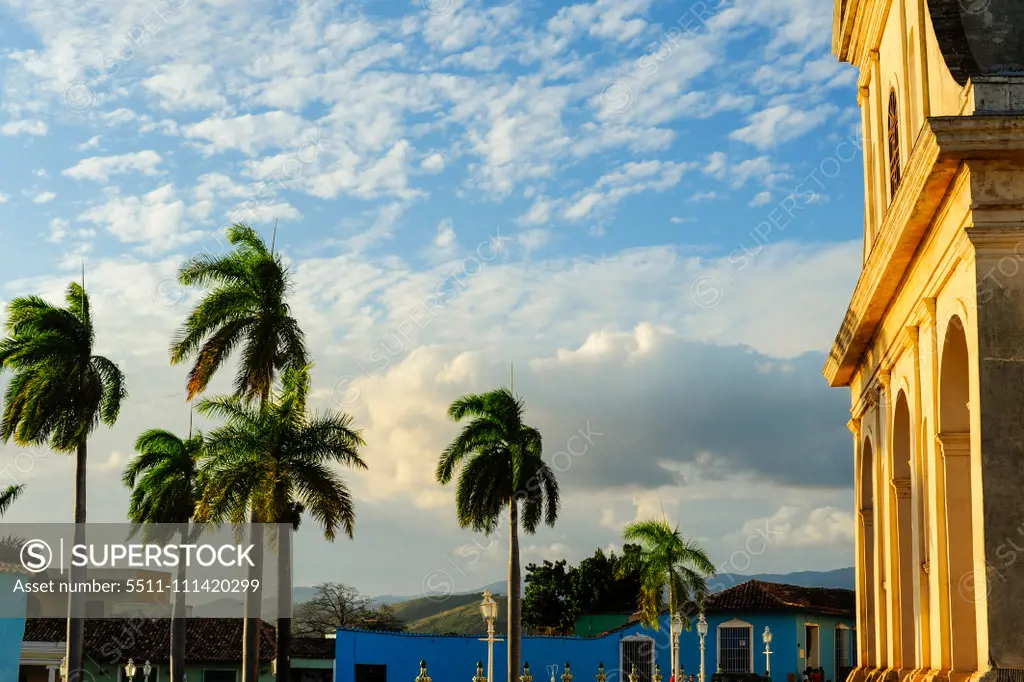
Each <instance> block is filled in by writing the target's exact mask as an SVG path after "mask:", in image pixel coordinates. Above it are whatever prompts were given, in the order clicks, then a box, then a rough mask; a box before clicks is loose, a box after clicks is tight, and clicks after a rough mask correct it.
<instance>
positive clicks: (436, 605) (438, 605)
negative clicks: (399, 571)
mask: <svg viewBox="0 0 1024 682" xmlns="http://www.w3.org/2000/svg"><path fill="white" fill-rule="evenodd" d="M467 604H471V605H473V606H475V607H476V608H477V609H478V611H477V613H478V614H479V607H480V595H479V594H477V593H475V592H473V593H470V594H452V595H449V596H447V597H444V598H443V599H442V598H438V597H420V598H419V599H410V600H408V601H403V602H399V603H397V604H392V605H391V608H392V609H393V610H394V612H395V617H396V618H398V620H400V621H402V622H403V623H412V622H414V621H417V620H422V619H424V618H429V617H431V616H435V615H437V614H439V613H442V612H447V611H451V610H454V609H458V608H461V607H463V606H465V605H467Z"/></svg>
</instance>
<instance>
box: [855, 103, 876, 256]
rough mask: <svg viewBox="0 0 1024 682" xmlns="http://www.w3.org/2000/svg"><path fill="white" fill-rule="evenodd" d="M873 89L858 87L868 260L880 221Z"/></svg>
mask: <svg viewBox="0 0 1024 682" xmlns="http://www.w3.org/2000/svg"><path fill="white" fill-rule="evenodd" d="M870 95H871V91H870V90H868V88H867V86H861V87H860V88H858V89H857V106H859V107H860V124H861V131H862V134H863V136H864V144H863V145H861V150H862V153H863V154H864V261H865V262H867V260H868V256H869V255H870V253H871V247H872V245H873V244H874V241H875V235H876V234H877V233H878V223H877V222H876V221H875V199H874V196H873V192H872V186H871V178H872V171H873V169H872V159H873V158H874V157H873V155H872V151H873V150H874V145H873V144H872V143H871V96H870Z"/></svg>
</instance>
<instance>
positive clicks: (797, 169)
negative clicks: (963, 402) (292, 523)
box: [0, 0, 863, 595]
mask: <svg viewBox="0 0 1024 682" xmlns="http://www.w3.org/2000/svg"><path fill="white" fill-rule="evenodd" d="M831 13H832V8H831V4H830V3H823V2H820V0H696V1H694V2H692V3H691V2H689V0H683V1H682V2H668V1H666V0H596V1H594V2H580V3H578V4H569V3H560V2H558V3H556V2H540V1H538V0H512V1H511V2H504V1H500V2H491V1H484V0H414V1H412V2H406V1H404V0H401V1H399V0H375V1H374V2H365V3H358V2H342V3H337V2H327V1H324V2H321V1H316V0H312V1H290V2H268V1H265V0H245V1H244V2H243V1H242V0H159V1H157V2H152V1H150V0H143V1H142V2H139V1H137V0H131V1H129V0H0V160H2V163H0V304H3V305H6V303H7V302H9V301H10V300H11V298H13V297H15V296H20V295H25V294H39V295H42V296H44V297H47V298H49V299H51V300H53V301H55V302H57V301H61V300H62V296H63V290H64V288H65V287H66V286H67V284H68V282H70V281H71V280H77V279H79V278H80V277H81V273H82V269H83V266H84V270H85V277H86V284H87V289H88V290H89V292H90V295H91V298H92V302H93V306H94V310H95V325H96V330H97V340H96V352H97V353H99V354H102V355H106V356H107V357H109V358H111V359H112V360H114V361H115V362H117V363H118V364H119V365H120V366H121V367H122V369H123V370H124V371H125V372H126V374H127V379H128V390H129V392H130V397H129V400H128V402H127V403H126V405H125V407H124V409H123V411H122V414H121V417H120V419H119V421H118V422H117V424H116V426H115V427H114V428H112V429H110V428H106V427H101V428H99V429H98V430H97V432H96V433H95V435H94V436H93V438H92V441H91V443H90V448H91V450H90V463H89V479H88V518H89V520H90V521H94V522H115V521H122V520H123V519H124V514H125V511H126V509H127V499H128V491H127V490H126V489H125V488H124V487H123V486H122V485H121V483H120V473H121V471H122V470H123V468H124V466H125V465H126V463H127V462H128V461H129V460H130V458H131V457H132V456H133V444H134V441H135V438H136V437H137V436H138V434H139V433H141V432H142V431H143V430H145V429H149V428H154V427H160V428H166V429H170V430H172V431H175V432H177V433H180V434H182V435H185V434H186V433H187V431H188V425H189V406H188V404H187V403H186V401H185V393H184V376H185V369H184V368H183V367H181V366H175V367H171V366H170V365H169V360H168V345H169V341H170V338H171V335H172V334H173V333H174V331H175V329H176V328H177V327H178V326H179V325H180V324H181V323H182V322H183V320H184V318H185V316H186V315H187V313H188V311H189V309H190V307H191V306H192V305H194V304H195V303H196V301H197V300H198V297H199V296H200V292H198V291H194V290H187V289H182V288H180V287H179V286H178V285H177V283H176V280H175V274H176V271H177V268H178V266H179V265H180V264H181V263H182V262H183V260H184V259H185V258H187V257H189V256H192V255H195V254H197V253H201V252H208V253H222V252H224V251H225V250H226V248H227V245H226V244H225V242H224V239H223V236H222V235H223V231H224V227H225V226H226V225H228V224H230V223H232V222H246V223H249V224H251V225H253V226H254V227H256V228H257V229H258V230H260V231H261V233H263V234H264V235H265V236H266V237H267V239H271V235H272V233H273V230H274V225H275V223H276V224H277V233H276V238H275V246H276V248H277V249H278V251H279V252H280V253H281V254H282V256H283V257H284V258H285V259H286V261H287V262H288V263H289V265H290V267H291V269H292V271H293V273H294V278H295V290H294V292H293V294H292V302H293V308H294V311H295V314H296V316H297V317H298V319H299V322H300V323H301V325H302V327H303V328H304V330H305V332H306V334H307V337H308V343H309V347H310V349H311V352H312V355H313V359H314V361H315V363H316V365H315V368H314V372H313V383H314V393H315V396H314V402H315V405H316V407H317V408H319V409H335V410H341V411H345V412H348V413H350V414H351V415H352V416H353V418H354V420H355V423H356V425H357V426H358V427H359V428H360V429H361V431H362V434H363V436H364V438H365V440H366V442H367V446H366V448H365V451H364V453H363V455H364V458H365V460H366V462H367V463H368V466H369V468H368V470H367V471H366V472H353V471H343V472H342V473H343V476H344V477H345V479H346V481H347V482H348V484H349V486H350V487H351V489H352V491H353V494H354V496H355V499H356V511H357V523H356V536H355V539H354V540H348V539H344V538H342V539H338V540H336V541H335V542H333V543H328V542H326V541H325V540H323V538H322V535H320V534H319V533H318V531H317V529H316V528H315V526H314V524H313V523H312V522H307V523H306V525H305V526H304V527H303V528H302V529H301V530H300V532H299V533H298V536H297V540H296V583H297V584H300V585H311V584H315V583H318V582H323V581H339V582H345V583H348V584H351V585H354V586H356V587H358V588H359V589H360V590H362V591H363V592H364V593H366V594H369V595H377V594H384V593H390V594H403V595H415V594H417V593H419V592H420V591H421V590H435V589H444V590H452V591H456V592H463V591H470V590H473V589H475V588H477V587H479V586H481V585H484V584H488V583H491V582H493V581H496V580H499V579H501V578H502V577H503V575H504V572H505V570H506V568H505V567H506V565H507V558H508V557H507V555H508V549H507V532H506V531H505V530H501V531H499V532H498V533H497V534H496V535H494V536H492V537H489V538H488V537H483V536H481V535H478V534H474V533H472V532H471V531H469V530H462V529H460V528H459V527H458V523H457V521H456V517H455V512H454V506H453V491H452V490H451V487H450V486H449V487H447V488H442V487H440V486H439V485H438V484H437V483H436V482H435V480H434V478H433V471H434V466H435V465H436V462H437V459H438V457H439V455H440V453H441V451H442V450H443V449H444V447H445V445H446V444H447V443H448V442H450V441H451V439H452V438H453V437H454V435H455V434H456V433H457V432H458V429H459V426H458V425H457V424H453V423H451V422H450V421H449V420H448V419H447V416H446V408H447V405H448V404H449V403H450V402H451V401H452V400H453V399H454V398H456V397H457V396H459V395H462V394H465V393H470V392H482V391H486V390H489V389H492V388H496V387H499V386H503V385H507V384H508V383H509V381H510V375H512V374H513V373H514V382H515V390H516V392H517V393H518V394H520V395H521V396H522V397H523V399H524V400H525V401H526V403H527V419H528V421H530V422H531V423H533V424H535V425H536V426H537V427H538V428H539V429H540V430H541V432H542V434H543V437H544V453H545V454H544V456H545V458H546V459H547V460H548V462H549V463H550V464H551V466H552V467H553V468H554V469H555V471H556V472H557V476H558V480H559V482H560V485H561V488H562V508H561V512H560V515H559V518H558V522H557V524H556V526H555V527H554V528H546V527H545V528H543V529H541V530H539V531H538V532H537V534H536V535H533V536H524V537H523V538H522V539H521V544H522V554H523V561H524V564H525V563H529V562H539V561H541V560H543V559H550V560H556V559H562V558H565V559H568V560H569V561H571V562H573V563H575V562H577V561H579V560H580V559H582V558H583V557H585V556H588V555H590V554H592V553H593V551H594V550H595V549H596V548H598V547H601V548H614V547H619V546H621V542H622V540H621V538H622V529H623V527H624V525H625V524H627V523H629V522H631V521H634V520H637V519H647V518H661V517H663V516H664V517H667V518H668V519H669V520H671V521H672V522H673V523H678V524H679V526H680V528H681V531H682V532H683V534H684V535H685V536H687V537H688V538H692V539H695V540H697V541H699V542H700V543H701V544H702V545H703V546H704V547H705V549H706V550H707V551H708V552H709V554H710V556H711V558H712V559H713V561H714V562H715V564H716V565H718V566H719V567H720V569H721V570H722V571H723V572H732V573H765V572H788V571H796V570H826V569H833V568H839V567H845V566H850V565H852V564H853V528H854V526H853V516H852V512H853V494H852V481H853V463H852V448H851V440H850V434H849V432H848V431H847V429H846V422H847V419H848V414H849V413H848V410H849V396H848V393H847V392H846V391H844V390H840V389H830V388H829V387H828V386H827V384H826V382H825V380H824V378H823V377H822V375H821V370H822V367H823V365H824V362H825V355H826V352H827V351H828V349H829V347H830V346H831V342H832V339H833V338H834V336H835V333H836V331H837V329H838V327H839V324H840V322H841V320H842V318H843V314H844V312H845V310H846V305H847V303H848V301H849V296H850V294H851V292H852V290H853V286H854V284H855V283H856V279H857V277H858V275H859V271H860V263H861V241H862V224H863V223H862V216H863V198H862V191H863V170H862V158H861V154H860V150H859V148H860V142H859V133H858V123H859V113H858V110H857V108H856V100H855V88H856V76H855V71H854V70H853V68H852V67H848V66H845V65H840V64H839V63H837V61H836V60H835V58H834V57H832V56H831V54H830V51H829V47H830V40H831V22H832V17H831ZM513 368H514V370H513ZM2 381H4V380H3V379H0V382H2ZM228 387H229V377H224V379H223V380H222V381H219V382H218V383H216V384H215V385H214V386H213V387H212V389H213V391H214V392H215V391H217V390H227V389H228ZM197 426H198V427H206V426H208V425H206V424H204V423H201V421H197ZM73 479H74V464H73V458H71V457H67V456H61V455H56V454H54V453H52V452H48V451H46V450H44V449H39V450H32V449H24V448H19V447H18V446H16V445H14V444H13V442H12V443H8V444H6V445H0V485H8V484H11V483H24V484H25V485H26V490H25V493H24V495H23V496H22V497H21V498H20V499H19V500H18V502H17V503H16V504H15V505H14V506H13V507H12V509H11V511H10V512H9V513H8V515H7V517H6V518H5V520H6V521H9V522H26V521H46V522H62V521H69V520H70V519H71V518H72V513H73V501H72V498H73Z"/></svg>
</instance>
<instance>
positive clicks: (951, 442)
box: [935, 432, 971, 459]
mask: <svg viewBox="0 0 1024 682" xmlns="http://www.w3.org/2000/svg"><path fill="white" fill-rule="evenodd" d="M935 442H936V443H938V444H939V450H940V452H941V453H942V456H943V458H945V459H949V458H950V457H970V455H971V434H970V433H968V432H943V433H938V434H936V435H935Z"/></svg>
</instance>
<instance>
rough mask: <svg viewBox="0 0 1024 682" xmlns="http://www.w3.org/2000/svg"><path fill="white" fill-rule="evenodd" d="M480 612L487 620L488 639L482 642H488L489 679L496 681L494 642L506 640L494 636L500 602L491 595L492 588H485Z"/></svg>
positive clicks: (489, 680)
mask: <svg viewBox="0 0 1024 682" xmlns="http://www.w3.org/2000/svg"><path fill="white" fill-rule="evenodd" d="M480 614H481V615H482V616H483V617H484V620H485V621H487V639H481V640H480V641H481V642H487V681H488V682H493V681H494V643H495V642H501V641H504V640H501V639H496V638H495V637H494V621H495V620H497V618H498V602H496V601H494V598H493V597H491V591H490V590H484V599H483V601H482V602H480Z"/></svg>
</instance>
